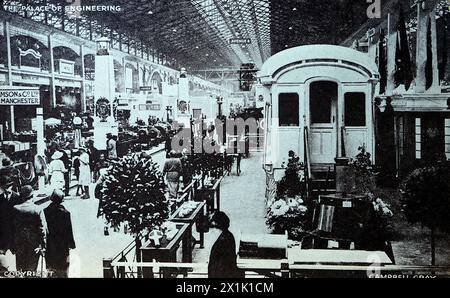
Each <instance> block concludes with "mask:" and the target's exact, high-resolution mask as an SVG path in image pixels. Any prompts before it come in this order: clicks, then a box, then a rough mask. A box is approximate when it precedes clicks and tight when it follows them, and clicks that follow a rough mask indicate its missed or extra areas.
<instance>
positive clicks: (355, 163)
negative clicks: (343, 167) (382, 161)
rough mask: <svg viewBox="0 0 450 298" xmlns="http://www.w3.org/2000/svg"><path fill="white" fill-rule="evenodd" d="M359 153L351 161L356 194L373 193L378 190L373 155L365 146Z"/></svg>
mask: <svg viewBox="0 0 450 298" xmlns="http://www.w3.org/2000/svg"><path fill="white" fill-rule="evenodd" d="M358 151H359V153H358V154H357V155H356V156H355V158H353V159H351V160H350V164H349V165H350V168H351V169H352V170H353V174H354V177H355V192H356V193H361V194H368V193H373V192H374V191H375V190H376V183H375V170H374V167H373V165H372V160H371V154H370V153H369V152H367V151H366V148H365V147H364V146H361V147H359V148H358Z"/></svg>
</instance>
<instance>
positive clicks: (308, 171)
mask: <svg viewBox="0 0 450 298" xmlns="http://www.w3.org/2000/svg"><path fill="white" fill-rule="evenodd" d="M303 138H304V152H305V154H304V155H305V181H306V197H309V183H310V178H311V152H310V148H309V129H308V126H305V128H304V130H303Z"/></svg>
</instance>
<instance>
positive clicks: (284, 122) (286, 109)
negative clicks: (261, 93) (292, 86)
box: [278, 93, 299, 126]
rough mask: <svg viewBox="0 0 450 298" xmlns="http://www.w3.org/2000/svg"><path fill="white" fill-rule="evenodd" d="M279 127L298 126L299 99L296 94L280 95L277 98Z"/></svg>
mask: <svg viewBox="0 0 450 298" xmlns="http://www.w3.org/2000/svg"><path fill="white" fill-rule="evenodd" d="M278 118H279V121H280V122H279V125H280V126H299V98H298V94H297V93H281V94H280V95H279V97H278Z"/></svg>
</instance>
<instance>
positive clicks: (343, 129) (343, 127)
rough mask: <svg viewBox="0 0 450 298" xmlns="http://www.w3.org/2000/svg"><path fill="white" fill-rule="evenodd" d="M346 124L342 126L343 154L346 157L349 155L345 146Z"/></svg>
mask: <svg viewBox="0 0 450 298" xmlns="http://www.w3.org/2000/svg"><path fill="white" fill-rule="evenodd" d="M345 131H346V130H345V126H342V127H341V150H342V152H341V156H343V157H345V156H346V155H347V152H346V149H347V148H346V146H345Z"/></svg>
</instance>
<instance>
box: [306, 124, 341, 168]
mask: <svg viewBox="0 0 450 298" xmlns="http://www.w3.org/2000/svg"><path fill="white" fill-rule="evenodd" d="M310 139H311V162H312V163H332V162H334V158H335V157H336V136H335V133H334V130H333V129H318V128H315V129H311V137H310Z"/></svg>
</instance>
